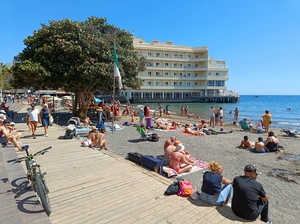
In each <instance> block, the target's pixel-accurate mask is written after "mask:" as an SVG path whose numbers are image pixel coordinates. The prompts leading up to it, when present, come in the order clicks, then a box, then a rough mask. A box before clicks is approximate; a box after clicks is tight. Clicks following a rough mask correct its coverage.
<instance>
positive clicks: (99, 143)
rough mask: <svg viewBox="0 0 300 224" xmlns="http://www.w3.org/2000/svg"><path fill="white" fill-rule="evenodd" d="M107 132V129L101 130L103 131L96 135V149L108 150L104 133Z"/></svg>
mask: <svg viewBox="0 0 300 224" xmlns="http://www.w3.org/2000/svg"><path fill="white" fill-rule="evenodd" d="M105 132H106V129H105V128H101V130H100V131H99V132H98V133H96V136H95V147H96V148H100V149H102V148H104V149H105V150H107V144H106V140H105V139H104V133H105Z"/></svg>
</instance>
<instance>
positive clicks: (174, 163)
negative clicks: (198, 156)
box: [170, 144, 194, 173]
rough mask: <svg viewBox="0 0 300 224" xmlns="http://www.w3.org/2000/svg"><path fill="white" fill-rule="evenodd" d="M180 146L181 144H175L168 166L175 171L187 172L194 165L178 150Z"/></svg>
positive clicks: (180, 148)
mask: <svg viewBox="0 0 300 224" xmlns="http://www.w3.org/2000/svg"><path fill="white" fill-rule="evenodd" d="M182 148H183V147H182V144H181V146H180V145H177V146H176V148H175V150H174V151H173V152H171V155H170V168H172V169H174V170H175V171H176V172H177V173H184V172H189V171H190V170H191V169H192V168H193V166H194V162H190V161H188V160H187V158H186V156H185V155H183V154H182V153H181V152H180V151H181V150H182Z"/></svg>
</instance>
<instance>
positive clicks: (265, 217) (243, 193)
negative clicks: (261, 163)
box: [231, 165, 272, 224]
mask: <svg viewBox="0 0 300 224" xmlns="http://www.w3.org/2000/svg"><path fill="white" fill-rule="evenodd" d="M258 174H259V172H258V171H257V170H256V168H255V167H254V166H253V165H247V166H246V167H245V168H244V176H238V177H235V178H234V180H233V183H232V188H233V197H232V202H231V204H232V205H231V208H232V211H233V213H234V214H236V215H237V216H239V217H241V218H244V219H248V220H253V221H254V220H256V219H257V218H258V216H259V215H260V219H261V221H263V222H266V223H269V224H270V223H272V221H271V219H270V218H269V214H268V213H269V200H268V197H267V195H266V192H265V190H264V188H263V186H262V185H261V184H260V183H259V182H257V181H256V178H257V176H258Z"/></svg>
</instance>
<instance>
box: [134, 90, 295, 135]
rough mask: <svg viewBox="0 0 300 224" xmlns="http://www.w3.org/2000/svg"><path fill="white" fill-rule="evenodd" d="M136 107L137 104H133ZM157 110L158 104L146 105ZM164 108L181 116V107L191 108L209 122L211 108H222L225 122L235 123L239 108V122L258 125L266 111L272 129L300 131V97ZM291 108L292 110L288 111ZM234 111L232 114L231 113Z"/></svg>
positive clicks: (250, 97)
mask: <svg viewBox="0 0 300 224" xmlns="http://www.w3.org/2000/svg"><path fill="white" fill-rule="evenodd" d="M132 105H136V104H132ZM144 105H147V106H149V107H150V109H151V110H155V109H156V108H157V106H158V104H157V103H144ZM162 105H163V108H165V107H166V105H169V110H170V111H171V112H172V113H173V114H175V113H176V115H180V108H181V106H186V105H188V106H189V113H194V114H195V115H200V117H201V118H203V119H205V120H209V116H210V115H209V112H210V107H211V106H214V107H215V108H216V107H222V108H223V111H224V118H223V120H224V122H226V123H232V122H233V114H234V113H233V111H234V110H235V108H236V107H237V108H238V109H239V111H240V113H239V120H241V119H243V118H248V119H250V120H251V121H252V123H254V124H256V122H257V121H258V120H260V119H261V116H262V115H263V114H264V113H265V110H268V111H270V113H271V115H272V124H271V126H270V128H271V129H272V128H276V129H282V128H288V129H293V130H300V116H299V111H300V95H240V101H239V102H237V103H217V102H213V103H168V102H166V103H162ZM288 108H290V109H288ZM230 111H232V114H229V112H230Z"/></svg>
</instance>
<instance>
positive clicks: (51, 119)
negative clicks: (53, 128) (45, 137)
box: [49, 116, 54, 125]
mask: <svg viewBox="0 0 300 224" xmlns="http://www.w3.org/2000/svg"><path fill="white" fill-rule="evenodd" d="M53 121H54V119H53V117H52V116H50V117H49V124H50V125H52V124H53Z"/></svg>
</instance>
